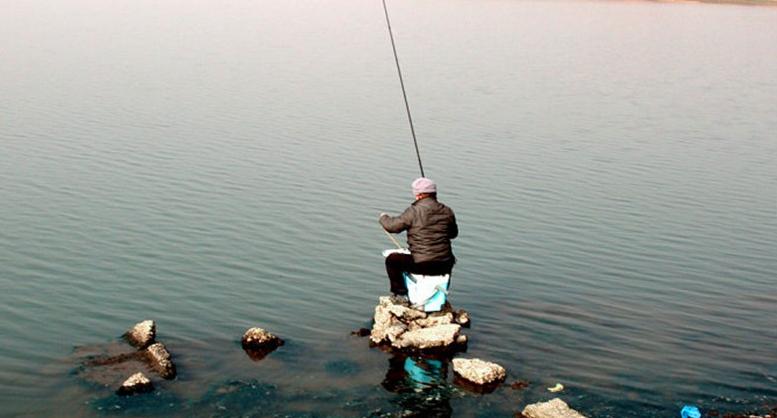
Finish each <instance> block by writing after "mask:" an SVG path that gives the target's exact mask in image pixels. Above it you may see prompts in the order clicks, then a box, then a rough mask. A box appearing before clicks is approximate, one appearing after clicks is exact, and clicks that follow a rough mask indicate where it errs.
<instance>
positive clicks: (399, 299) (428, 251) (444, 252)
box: [380, 177, 459, 303]
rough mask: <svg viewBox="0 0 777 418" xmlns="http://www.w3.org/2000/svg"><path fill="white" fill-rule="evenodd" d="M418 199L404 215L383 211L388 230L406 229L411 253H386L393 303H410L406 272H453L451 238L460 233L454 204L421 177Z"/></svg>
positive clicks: (415, 190) (416, 183)
mask: <svg viewBox="0 0 777 418" xmlns="http://www.w3.org/2000/svg"><path fill="white" fill-rule="evenodd" d="M412 187H413V194H414V195H415V202H413V204H412V205H410V207H409V208H407V209H406V210H405V211H404V212H403V213H402V214H401V215H399V216H397V217H393V216H389V215H388V214H386V213H381V214H380V224H381V225H382V226H383V228H385V229H386V231H388V232H392V233H395V234H396V233H399V232H402V231H407V243H408V246H409V247H410V254H401V253H394V254H391V255H389V256H388V257H386V272H387V273H388V277H389V281H390V283H391V293H392V295H393V300H392V301H393V302H394V303H407V302H408V300H407V287H406V286H405V280H404V277H403V276H402V273H403V272H407V273H415V274H422V275H430V276H437V275H444V274H450V273H451V271H452V270H453V264H454V263H455V262H456V258H455V257H454V256H453V251H452V249H451V240H452V239H454V238H456V236H457V235H458V234H459V228H458V226H457V225H456V217H455V216H454V214H453V210H451V208H449V207H447V206H445V205H443V204H442V203H440V202H438V201H437V185H436V184H435V183H434V182H433V181H432V180H430V179H428V178H425V177H421V178H418V179H416V180H415V181H413V184H412Z"/></svg>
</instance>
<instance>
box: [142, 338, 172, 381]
mask: <svg viewBox="0 0 777 418" xmlns="http://www.w3.org/2000/svg"><path fill="white" fill-rule="evenodd" d="M146 355H147V357H148V361H149V362H150V363H151V367H152V368H153V369H154V370H155V371H156V372H157V373H159V375H160V376H162V378H163V379H173V378H175V374H176V372H175V364H173V362H172V360H171V359H170V352H169V351H167V347H165V345H164V344H162V343H155V344H151V345H150V346H148V348H147V349H146Z"/></svg>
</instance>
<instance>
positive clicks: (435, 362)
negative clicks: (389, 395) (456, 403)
mask: <svg viewBox="0 0 777 418" xmlns="http://www.w3.org/2000/svg"><path fill="white" fill-rule="evenodd" d="M449 363H450V359H449V358H446V357H413V356H408V355H405V354H395V355H394V356H393V357H392V358H390V359H389V368H388V371H387V372H386V377H385V378H384V379H383V382H382V383H381V385H382V386H383V387H384V388H385V389H386V390H388V391H389V392H394V393H396V394H398V396H397V397H396V399H395V400H394V402H395V403H397V404H399V406H400V407H402V409H403V412H402V416H406V417H429V416H433V417H450V416H451V415H452V414H453V409H452V408H451V404H450V397H451V387H450V386H449V385H448V384H447V378H448V364H449Z"/></svg>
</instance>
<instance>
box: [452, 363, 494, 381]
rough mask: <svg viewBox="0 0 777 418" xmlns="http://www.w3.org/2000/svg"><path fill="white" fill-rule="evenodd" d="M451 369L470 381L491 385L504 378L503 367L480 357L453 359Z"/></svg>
mask: <svg viewBox="0 0 777 418" xmlns="http://www.w3.org/2000/svg"><path fill="white" fill-rule="evenodd" d="M453 371H454V372H456V374H457V375H459V376H461V377H462V378H464V379H465V380H467V381H468V382H470V383H474V384H476V385H493V384H496V383H499V382H501V381H503V380H504V379H505V376H506V375H507V373H506V371H505V368H504V367H502V366H500V365H498V364H496V363H491V362H488V361H483V360H480V359H463V358H455V359H453Z"/></svg>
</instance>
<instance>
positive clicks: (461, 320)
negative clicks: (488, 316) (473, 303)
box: [453, 309, 470, 328]
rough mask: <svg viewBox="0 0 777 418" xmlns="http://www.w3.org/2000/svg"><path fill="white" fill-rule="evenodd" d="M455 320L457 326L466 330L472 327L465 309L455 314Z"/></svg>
mask: <svg viewBox="0 0 777 418" xmlns="http://www.w3.org/2000/svg"><path fill="white" fill-rule="evenodd" d="M453 316H454V319H453V321H454V322H456V323H457V324H459V325H461V326H462V327H464V328H469V326H470V319H469V312H467V311H465V310H464V309H459V310H458V311H456V313H454V314H453Z"/></svg>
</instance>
